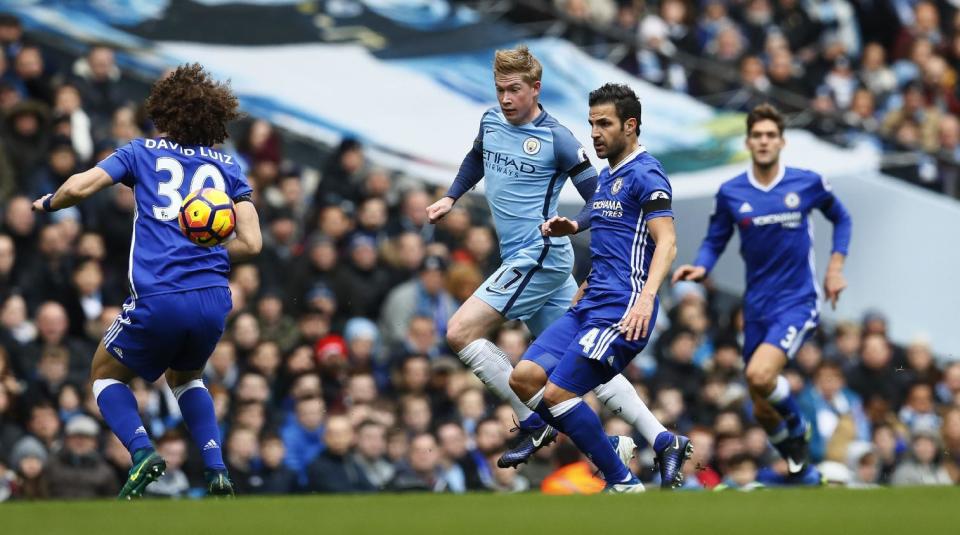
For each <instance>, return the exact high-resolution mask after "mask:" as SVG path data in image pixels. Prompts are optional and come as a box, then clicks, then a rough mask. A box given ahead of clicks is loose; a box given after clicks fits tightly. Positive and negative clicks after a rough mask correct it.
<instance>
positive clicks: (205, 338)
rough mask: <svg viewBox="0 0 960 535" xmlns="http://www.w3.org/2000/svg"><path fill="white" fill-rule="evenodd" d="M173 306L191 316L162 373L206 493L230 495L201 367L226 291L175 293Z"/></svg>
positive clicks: (219, 330) (216, 336)
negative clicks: (198, 464) (200, 466)
mask: <svg viewBox="0 0 960 535" xmlns="http://www.w3.org/2000/svg"><path fill="white" fill-rule="evenodd" d="M176 299H177V307H178V308H180V309H181V310H183V311H184V313H185V314H187V313H188V312H191V311H192V314H189V315H186V316H185V317H189V318H191V325H190V326H189V327H188V328H187V332H188V333H189V334H188V336H187V338H186V340H185V342H184V344H183V346H182V349H181V351H180V352H179V353H178V354H177V356H176V357H175V358H174V360H173V361H172V362H171V364H170V369H169V370H167V372H166V374H165V375H166V379H167V384H168V385H169V386H170V389H171V390H172V391H173V394H174V396H175V397H176V398H177V404H178V405H179V406H180V413H181V414H182V415H183V421H184V423H185V424H186V425H187V429H188V430H189V431H190V436H191V437H192V438H193V442H194V444H196V446H197V447H198V448H199V449H200V455H201V456H202V458H203V464H204V467H205V468H206V470H205V473H204V474H205V476H206V479H207V484H208V489H207V490H208V492H209V493H210V494H213V495H232V494H233V485H232V483H231V482H230V479H229V477H228V475H227V469H226V465H225V464H224V462H223V450H222V441H221V438H220V427H219V425H217V416H216V412H215V411H214V408H213V399H212V398H211V397H210V392H209V391H207V387H206V386H204V384H203V379H202V378H201V377H202V375H203V368H204V366H205V365H206V363H207V359H208V358H209V357H210V354H211V353H212V352H213V349H214V347H215V346H216V345H217V342H218V341H219V340H220V336H221V335H222V334H223V330H224V327H225V324H226V318H227V314H228V313H229V311H230V308H231V306H232V301H231V298H230V293H229V290H228V289H226V288H206V289H203V290H196V291H192V292H181V293H179V294H176Z"/></svg>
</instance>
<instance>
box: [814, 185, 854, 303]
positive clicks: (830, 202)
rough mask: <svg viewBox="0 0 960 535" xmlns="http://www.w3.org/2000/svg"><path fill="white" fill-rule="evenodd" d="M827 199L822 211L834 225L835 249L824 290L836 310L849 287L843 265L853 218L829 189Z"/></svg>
mask: <svg viewBox="0 0 960 535" xmlns="http://www.w3.org/2000/svg"><path fill="white" fill-rule="evenodd" d="M825 197H826V198H825V199H824V201H823V202H822V203H821V204H820V211H822V212H823V215H824V216H826V218H827V219H829V220H830V222H831V223H833V248H832V251H831V254H830V263H829V264H828V265H827V274H826V275H825V276H824V280H823V289H824V291H825V292H826V296H825V297H826V299H827V300H828V301H830V306H831V307H832V308H833V309H834V310H836V309H837V300H838V299H840V292H842V291H843V290H844V289H845V288H846V287H847V279H846V278H845V277H844V276H843V264H844V261H845V260H846V258H847V251H848V250H849V249H850V236H851V234H852V233H853V218H851V217H850V212H848V211H847V209H846V207H844V206H843V203H841V202H840V199H837V197H836V196H835V195H834V194H833V192H832V191H830V189H829V188H825Z"/></svg>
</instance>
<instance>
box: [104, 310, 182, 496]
mask: <svg viewBox="0 0 960 535" xmlns="http://www.w3.org/2000/svg"><path fill="white" fill-rule="evenodd" d="M163 316H164V310H163V307H162V306H160V307H158V306H157V302H156V300H155V299H152V298H151V299H146V300H134V299H133V298H130V299H127V302H126V303H124V305H123V311H122V312H121V313H120V315H119V316H117V319H116V320H115V321H114V322H113V324H112V325H111V327H110V328H109V329H108V330H107V332H106V333H105V334H104V337H103V341H102V342H101V343H100V345H99V346H98V347H97V351H96V353H95V354H94V357H93V363H92V365H91V372H90V379H91V382H92V385H93V395H94V398H95V399H96V401H97V406H98V407H99V408H100V414H101V415H102V416H103V419H104V421H105V422H107V425H108V426H109V427H110V429H111V430H112V431H113V433H114V434H115V435H117V438H119V439H120V442H122V443H123V445H124V446H125V447H126V448H127V450H128V451H129V452H130V457H131V459H132V460H133V466H132V467H131V468H130V473H129V475H128V477H127V481H126V482H125V483H124V485H123V488H122V489H121V490H120V496H119V497H120V498H127V499H129V498H135V497H139V496H141V495H142V494H143V491H144V489H145V488H146V487H147V485H149V484H150V483H151V482H153V481H154V480H156V479H157V478H158V477H160V476H161V475H162V474H163V472H164V470H165V469H166V463H165V462H164V461H163V459H162V458H160V456H159V455H157V453H156V452H155V451H154V448H153V444H152V443H151V442H150V437H149V436H148V435H147V431H146V429H145V428H144V426H143V421H142V420H141V419H140V413H139V409H138V407H137V400H136V398H134V396H133V393H132V392H131V391H130V388H129V387H128V386H127V383H129V382H130V381H131V380H132V379H133V378H134V377H137V376H139V377H142V378H144V379H145V380H147V381H150V382H153V381H155V380H157V378H158V377H160V375H161V374H162V373H163V370H164V369H165V368H166V367H167V360H166V359H167V358H168V357H166V356H165V353H166V350H167V349H169V347H168V344H169V341H170V340H171V339H176V338H177V337H176V336H170V334H169V333H167V334H166V336H163V337H156V336H152V335H151V330H150V327H151V325H157V324H162V322H163V320H164V317H163Z"/></svg>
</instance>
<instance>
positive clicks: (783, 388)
mask: <svg viewBox="0 0 960 535" xmlns="http://www.w3.org/2000/svg"><path fill="white" fill-rule="evenodd" d="M788 396H790V381H788V380H787V378H786V377H784V376H782V375H778V376H777V386H775V387H773V392H770V395H769V396H767V400H769V401H770V403H780V402H781V401H783V400H785V399H787V397H788Z"/></svg>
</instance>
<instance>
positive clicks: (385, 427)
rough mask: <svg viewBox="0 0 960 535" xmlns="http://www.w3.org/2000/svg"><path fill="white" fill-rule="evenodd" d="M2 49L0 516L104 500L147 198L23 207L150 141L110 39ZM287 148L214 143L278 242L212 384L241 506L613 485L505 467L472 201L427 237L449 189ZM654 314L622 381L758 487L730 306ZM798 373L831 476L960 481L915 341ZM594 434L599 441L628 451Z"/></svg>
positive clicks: (504, 410) (702, 298) (187, 492)
mask: <svg viewBox="0 0 960 535" xmlns="http://www.w3.org/2000/svg"><path fill="white" fill-rule="evenodd" d="M710 5H715V4H710ZM0 47H2V53H0V114H2V127H0V203H2V208H3V213H2V228H0V501H3V500H7V499H42V498H89V497H97V496H102V497H111V496H114V495H115V494H116V492H117V490H118V488H119V486H120V484H121V483H122V481H123V480H124V479H125V477H126V472H127V470H128V468H129V466H130V457H129V455H128V453H127V452H126V450H125V449H124V448H123V446H122V445H121V444H120V443H119V441H118V440H117V439H116V438H115V437H114V436H113V435H112V434H111V433H110V432H109V431H108V430H107V429H106V427H105V426H104V425H103V424H102V422H101V421H100V417H99V411H98V409H97V407H96V403H95V401H94V400H93V397H92V394H91V389H90V385H89V384H88V379H87V377H88V373H89V363H90V359H91V356H92V354H93V350H94V348H95V346H96V344H97V343H98V340H99V339H100V337H101V335H102V333H103V331H104V329H105V328H106V327H107V326H109V325H110V323H111V322H112V321H113V319H114V318H115V317H116V316H117V314H118V313H119V311H120V304H121V303H122V302H123V299H124V298H125V297H126V282H125V281H126V276H127V269H128V267H127V261H128V258H127V254H128V253H127V251H128V250H129V242H130V239H131V228H132V221H133V218H134V213H133V195H132V192H131V190H130V189H129V188H127V187H125V186H117V187H114V188H110V189H109V190H106V191H104V192H101V193H100V194H98V196H97V197H96V198H94V199H91V202H88V203H85V204H84V205H82V206H81V207H79V208H75V209H67V210H63V211H59V212H56V213H54V214H49V215H48V214H39V213H34V212H32V211H31V210H30V200H31V199H33V198H35V197H36V196H38V195H39V194H41V193H44V192H48V191H52V190H53V189H54V188H55V187H57V186H58V185H59V184H60V183H61V182H62V181H63V180H64V179H65V178H67V177H68V176H69V175H70V174H72V173H74V172H76V171H77V170H80V169H85V168H87V167H88V166H90V165H92V164H94V163H96V162H97V161H98V160H99V159H101V158H103V157H104V156H105V155H108V154H110V152H111V151H112V150H114V149H115V148H116V147H117V146H120V145H122V144H124V143H126V142H127V141H128V140H130V139H131V138H134V137H138V136H150V135H152V134H154V132H153V130H152V127H151V125H149V124H146V123H145V121H144V119H143V115H142V113H141V111H140V108H139V106H138V104H137V103H139V102H141V99H142V96H143V95H142V88H138V87H137V84H130V83H128V82H129V81H128V80H126V79H125V77H124V75H123V74H122V73H121V72H120V70H119V69H118V67H117V65H116V63H115V61H114V57H113V52H112V51H111V50H110V49H108V48H104V47H93V48H91V49H90V50H89V51H88V52H87V53H86V54H85V55H84V56H82V57H79V58H75V61H72V62H71V63H69V64H64V65H52V64H50V62H49V61H48V58H49V57H50V56H49V55H47V54H45V50H44V48H42V47H40V46H38V45H36V44H32V43H31V41H30V40H29V39H28V38H27V37H25V36H24V35H23V32H22V29H21V27H20V25H19V23H18V21H17V20H16V19H14V18H12V17H9V16H0ZM285 146H286V144H285V143H284V140H283V139H282V137H281V134H280V132H279V131H277V130H276V129H275V128H273V127H272V126H271V125H270V124H268V123H267V122H264V121H261V120H250V121H248V122H247V123H246V128H245V129H244V132H243V134H242V135H241V136H238V137H237V138H236V139H234V140H233V141H232V142H231V144H230V145H229V146H228V147H225V150H227V151H229V152H231V153H232V154H235V155H236V156H237V157H238V158H239V159H240V160H241V161H242V162H243V165H244V166H245V169H246V171H247V173H248V176H249V180H250V182H251V185H252V186H253V187H254V191H255V204H256V206H257V208H258V210H259V212H260V215H261V221H262V224H263V229H264V242H265V243H264V250H263V253H262V254H261V255H260V257H259V258H258V259H257V260H256V261H254V262H251V263H245V264H240V265H236V266H235V267H234V269H233V272H232V274H231V282H230V287H231V291H232V294H233V302H234V308H233V312H232V313H231V316H230V320H229V323H228V328H227V331H226V333H225V335H224V337H223V339H222V341H221V342H220V343H219V345H218V346H217V347H216V349H215V351H214V353H213V355H212V356H211V358H210V361H209V365H208V367H207V369H206V372H205V380H206V383H207V385H208V388H209V390H210V393H211V395H212V397H213V399H214V402H215V407H216V410H217V415H218V418H219V421H220V423H221V426H222V431H223V437H224V440H223V442H224V447H225V460H226V461H227V464H228V468H229V470H230V473H231V475H232V477H233V479H234V480H235V484H236V485H237V490H238V492H240V493H241V494H258V493H297V492H373V491H378V490H388V491H408V490H418V491H433V492H464V491H467V490H487V491H502V492H516V491H525V490H528V489H538V488H539V489H542V490H543V491H544V492H555V493H562V492H570V491H571V489H577V490H578V491H582V492H592V491H599V490H600V489H601V488H602V486H603V483H602V481H600V480H599V479H597V478H595V477H594V476H593V474H592V469H591V468H590V467H589V465H588V463H587V461H586V460H584V459H583V458H582V457H581V456H580V455H579V453H578V452H577V451H576V449H575V448H573V447H572V446H571V445H570V444H569V443H567V442H565V441H560V443H558V444H556V445H554V446H551V447H549V448H546V449H544V450H542V451H541V452H539V453H538V454H537V456H536V457H535V458H534V460H533V461H532V462H531V463H529V464H528V465H526V466H524V467H522V468H521V469H520V470H517V471H514V470H502V469H498V468H497V467H496V459H497V458H498V457H499V455H500V454H501V453H502V452H503V451H504V449H505V447H506V444H507V442H508V441H509V440H510V437H511V434H510V430H511V428H512V427H513V426H514V423H513V414H512V412H511V410H510V409H509V407H508V406H507V405H498V404H496V403H494V400H493V399H492V398H491V397H490V396H489V395H488V393H487V392H486V390H485V389H484V388H483V385H482V384H480V383H479V381H478V380H477V379H475V378H474V376H473V375H472V374H471V373H470V372H469V370H468V369H466V368H465V367H464V366H463V365H462V364H461V363H460V362H459V360H457V359H456V357H454V356H451V352H450V351H449V349H448V348H447V347H446V344H445V342H444V335H445V331H446V325H447V321H448V319H449V318H450V316H451V315H452V313H453V312H454V310H455V309H456V307H457V306H458V303H460V302H462V301H463V300H465V299H466V298H467V297H468V296H469V295H470V294H471V293H472V291H473V290H474V289H475V288H476V287H477V286H478V285H479V284H480V282H481V281H482V280H483V279H484V277H486V276H487V275H489V274H490V273H492V272H493V270H495V269H496V267H497V263H498V260H497V258H498V251H497V242H496V237H495V235H494V232H493V230H492V229H491V227H489V226H488V224H487V216H486V211H485V207H484V203H483V200H482V199H481V198H479V197H477V196H470V197H468V198H466V199H464V201H463V202H461V203H458V205H457V207H456V208H455V209H454V210H453V211H452V212H451V213H450V214H449V215H448V216H447V217H446V218H445V219H444V220H443V221H442V223H441V224H440V225H438V226H436V227H434V226H432V225H430V224H428V223H427V221H426V215H425V207H426V206H427V205H428V204H429V203H430V202H431V199H433V198H435V196H436V195H437V194H438V192H437V191H435V190H432V189H429V188H426V187H425V186H424V185H423V184H421V183H419V182H418V181H416V180H414V179H409V178H405V177H400V176H397V175H395V174H394V173H392V172H390V171H389V170H386V169H382V168H377V167H375V166H372V165H371V164H370V162H369V161H368V160H367V158H366V157H365V154H364V147H363V146H362V145H361V144H359V143H357V142H355V141H352V140H345V141H343V142H342V143H341V144H340V146H339V147H338V148H337V149H336V150H335V151H334V152H333V153H332V154H331V155H330V156H329V157H328V158H327V159H326V160H325V161H323V162H300V163H301V164H304V166H303V167H301V166H300V165H296V164H293V163H291V162H290V161H289V159H288V158H287V157H286V156H285V154H284V150H285ZM308 164H312V165H313V166H315V167H316V168H317V169H318V170H319V181H317V180H315V179H316V178H317V177H316V174H317V173H311V172H309V169H307V167H306V165H308ZM311 177H312V179H311ZM317 182H318V184H317ZM663 299H664V303H665V305H667V306H668V308H669V313H668V314H665V315H663V316H662V317H661V320H660V321H659V322H658V325H657V327H658V332H657V338H656V342H655V343H652V344H651V346H650V347H649V348H648V350H647V351H646V352H645V353H644V354H643V355H641V356H640V357H639V358H638V359H637V360H636V361H635V365H634V366H632V367H631V368H630V369H629V378H630V379H631V380H632V381H633V382H634V383H635V385H636V387H637V389H638V391H639V392H640V393H641V395H642V397H643V398H644V399H645V400H646V401H647V402H648V403H649V405H650V406H651V408H652V409H653V410H654V412H655V414H657V415H658V417H659V418H660V419H661V420H662V421H663V422H664V423H666V424H667V425H668V426H670V427H673V428H676V429H678V430H680V431H681V432H683V433H686V434H689V435H690V436H691V438H692V439H693V441H694V444H695V448H696V453H695V457H694V459H693V462H690V463H688V464H687V467H686V471H687V478H686V483H685V486H686V487H687V488H708V489H709V488H716V487H720V488H726V487H736V488H751V487H752V486H754V482H755V480H756V478H757V473H758V470H760V469H769V467H776V466H777V465H778V463H780V462H781V461H779V460H778V459H777V457H776V454H775V453H773V452H772V450H771V449H770V448H769V447H768V445H767V441H766V435H765V434H764V432H763V430H762V429H761V428H759V427H758V426H757V425H755V424H753V423H752V422H751V421H750V420H749V419H748V418H747V416H746V415H747V414H749V403H750V402H749V399H748V396H747V395H746V392H747V391H746V388H745V386H744V383H743V380H742V377H741V375H742V374H741V369H742V362H741V359H740V352H739V346H738V343H739V340H740V325H741V322H742V319H741V317H740V315H739V312H738V310H737V308H736V306H735V305H731V299H730V297H729V296H726V295H723V294H721V293H719V292H715V291H713V290H712V289H704V287H701V286H698V285H690V284H680V285H677V286H675V287H673V288H671V289H670V290H669V291H668V292H667V295H664V296H663ZM495 340H496V342H497V344H498V345H499V346H500V347H502V348H503V349H504V350H505V351H506V352H507V353H508V354H509V355H510V357H511V358H512V359H514V360H516V359H518V358H519V357H520V355H522V354H523V352H524V350H525V348H526V347H527V345H528V344H529V342H530V337H529V335H528V333H527V331H526V330H525V328H524V327H523V326H522V325H517V324H507V325H506V326H505V327H503V328H502V329H501V330H500V331H499V332H498V333H497V334H496V337H495ZM788 375H789V378H790V381H791V385H792V387H793V389H794V391H795V392H797V393H798V394H799V396H800V400H801V401H802V405H803V407H804V410H805V411H806V413H807V417H808V418H809V420H810V422H812V424H813V431H814V434H813V442H812V454H813V457H814V459H815V460H816V461H818V462H822V463H823V464H821V467H823V470H824V472H825V474H826V475H827V476H828V477H829V478H830V479H831V480H832V481H835V482H838V483H844V484H849V485H857V486H873V485H882V484H894V485H919V484H954V483H957V482H960V361H958V362H953V363H947V362H942V361H939V362H938V361H937V360H935V359H934V356H933V354H932V353H931V350H930V348H929V345H928V344H927V343H926V342H924V341H923V340H917V341H916V342H914V343H913V344H911V345H910V346H909V347H906V348H901V347H899V346H897V345H895V344H893V343H892V342H891V341H890V340H889V339H888V338H887V325H886V321H885V319H884V318H883V317H882V316H880V315H879V314H868V315H867V316H866V317H865V318H863V320H862V322H860V323H841V324H839V325H836V326H834V327H833V328H830V329H827V328H824V329H821V331H820V332H819V333H818V334H817V336H816V337H815V339H814V340H813V341H812V342H810V343H808V344H807V345H805V346H804V347H803V348H802V349H801V351H800V353H799V355H798V357H797V358H796V360H795V361H794V362H793V363H792V365H791V368H790V370H789V373H788ZM132 389H133V391H134V393H135V395H136V398H137V401H138V403H139V405H140V409H141V411H142V413H143V415H144V422H145V424H146V425H147V427H148V431H149V432H150V434H151V436H153V437H155V441H156V445H157V448H158V450H159V453H160V454H161V455H162V456H163V457H164V458H165V459H166V461H167V466H168V471H167V474H166V475H165V476H164V477H163V478H162V479H161V480H159V481H158V482H156V483H155V484H153V485H152V486H151V487H149V488H148V493H149V494H152V495H155V496H194V495H199V494H202V493H203V489H202V469H203V467H202V464H201V460H200V453H199V451H195V450H194V446H193V444H192V443H191V442H190V441H189V440H187V439H186V432H185V430H184V428H183V424H182V419H181V416H180V414H179V409H178V405H177V403H176V400H175V399H174V398H173V395H172V394H171V392H170V391H169V389H168V388H166V387H165V385H163V379H162V378H161V379H160V381H159V382H158V383H157V384H147V383H145V382H144V381H142V380H137V381H134V382H133V384H132ZM591 403H593V405H594V407H595V408H597V409H598V410H599V405H598V404H597V403H596V400H591ZM604 419H605V422H606V427H607V429H608V432H609V433H611V434H617V435H634V436H635V434H634V433H633V431H632V430H631V429H630V428H629V427H628V426H627V425H626V424H625V423H624V422H623V421H622V420H620V419H618V418H616V417H615V416H613V415H611V414H606V413H605V414H604ZM635 438H636V439H637V440H638V443H641V442H642V440H641V439H640V438H639V437H638V436H635ZM651 463H652V454H651V450H650V448H649V446H648V445H643V446H642V447H641V450H640V451H639V452H638V456H637V459H635V461H634V465H633V469H634V470H635V471H637V472H638V474H639V475H640V476H641V477H642V478H643V479H644V480H646V481H650V480H651V478H653V477H655V476H654V473H655V471H654V470H652V467H651V466H650V465H651Z"/></svg>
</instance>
